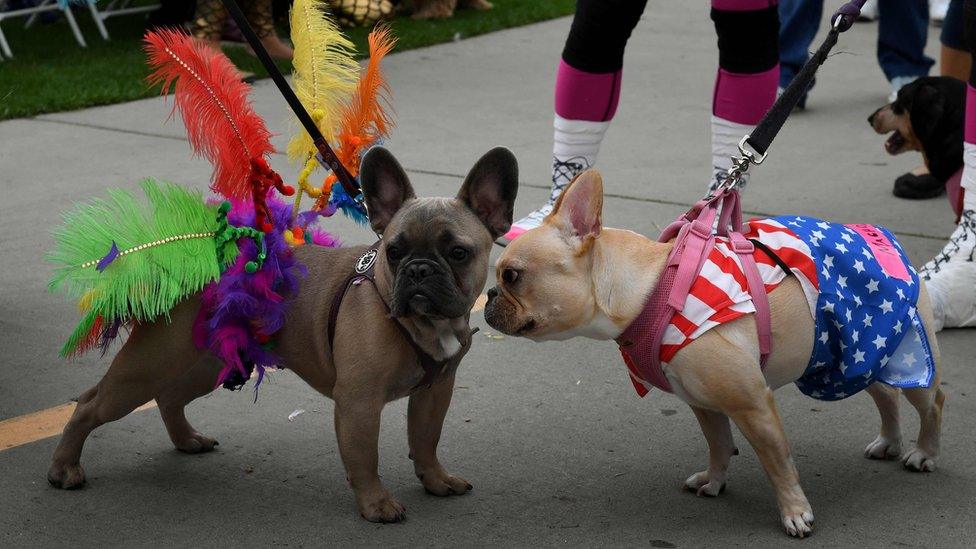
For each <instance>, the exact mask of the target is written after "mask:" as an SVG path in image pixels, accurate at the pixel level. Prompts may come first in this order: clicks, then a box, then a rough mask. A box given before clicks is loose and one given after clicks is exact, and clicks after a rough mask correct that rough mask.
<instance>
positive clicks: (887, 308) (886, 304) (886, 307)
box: [881, 299, 894, 313]
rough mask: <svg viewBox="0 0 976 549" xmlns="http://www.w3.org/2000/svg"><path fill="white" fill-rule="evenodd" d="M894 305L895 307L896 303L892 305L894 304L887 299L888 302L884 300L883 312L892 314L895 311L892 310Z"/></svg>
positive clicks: (882, 303)
mask: <svg viewBox="0 0 976 549" xmlns="http://www.w3.org/2000/svg"><path fill="white" fill-rule="evenodd" d="M892 305H894V303H892V302H890V301H888V300H887V299H886V300H884V301H882V302H881V310H882V311H884V312H886V313H890V312H892V311H894V309H892V308H891V306H892Z"/></svg>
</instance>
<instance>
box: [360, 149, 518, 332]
mask: <svg viewBox="0 0 976 549" xmlns="http://www.w3.org/2000/svg"><path fill="white" fill-rule="evenodd" d="M361 171H362V185H363V194H364V196H365V198H366V205H367V208H368V210H369V218H370V224H371V225H372V227H373V230H374V231H376V232H377V233H382V235H383V241H382V244H381V246H380V249H379V257H378V258H377V262H376V268H377V270H378V271H379V270H383V271H384V272H385V273H386V275H387V277H388V280H390V281H391V284H392V291H393V295H392V300H391V301H392V302H391V303H390V309H391V312H392V314H393V315H394V316H397V317H408V316H412V317H422V318H426V319H430V320H440V319H454V318H459V317H463V316H464V315H466V314H467V313H468V312H469V311H470V310H471V307H473V306H474V302H475V300H476V299H477V297H478V295H479V294H480V293H481V290H482V289H483V288H484V285H485V278H486V276H487V270H488V256H489V254H490V252H491V246H492V242H493V241H494V239H495V238H497V237H498V235H500V234H504V233H505V232H506V231H507V230H508V227H509V226H510V225H511V222H512V212H513V207H514V203H515V195H516V192H517V189H518V165H517V162H516V160H515V157H514V156H513V155H512V153H511V152H510V151H508V149H503V148H497V149H492V150H491V151H489V152H488V153H487V154H485V156H483V157H482V158H481V159H480V160H479V161H478V162H477V163H476V164H475V166H474V167H473V168H472V169H471V172H470V173H469V174H468V176H467V178H466V179H465V181H464V183H463V184H462V186H461V190H460V191H459V192H458V195H457V197H455V198H416V197H415V196H414V192H413V188H412V186H411V185H410V181H409V180H408V178H407V175H406V173H405V172H404V171H403V168H401V167H400V165H399V163H397V161H396V159H394V158H393V155H391V154H390V153H389V151H387V150H386V149H383V148H381V147H375V148H373V149H371V150H370V151H369V153H367V154H366V156H365V157H364V158H363V165H362V170H361Z"/></svg>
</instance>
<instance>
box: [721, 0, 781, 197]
mask: <svg viewBox="0 0 976 549" xmlns="http://www.w3.org/2000/svg"><path fill="white" fill-rule="evenodd" d="M712 21H714V22H715V32H716V33H717V34H718V51H719V61H718V65H719V66H718V75H717V76H716V78H715V94H714V96H713V100H712V179H711V182H710V188H712V189H713V188H715V186H716V185H717V184H718V183H721V182H722V181H723V180H724V177H725V172H726V171H727V170H728V169H729V168H730V167H731V166H732V160H731V157H732V155H735V154H738V144H739V140H741V139H742V137H743V136H745V135H746V134H748V133H749V132H751V131H752V130H753V128H755V125H756V124H757V123H759V120H760V119H762V117H763V115H765V114H766V111H768V110H769V107H771V106H772V105H773V102H774V101H775V100H776V87H777V85H778V83H779V46H778V43H779V13H778V11H777V1H776V0H712ZM745 181H746V180H745V178H743V184H745Z"/></svg>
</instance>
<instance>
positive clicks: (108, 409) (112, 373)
mask: <svg viewBox="0 0 976 549" xmlns="http://www.w3.org/2000/svg"><path fill="white" fill-rule="evenodd" d="M131 355H132V353H129V352H126V348H125V347H123V349H122V350H121V351H119V354H118V355H116V357H115V360H113V361H112V366H111V367H110V368H109V371H108V372H107V373H106V374H105V377H104V378H102V380H101V381H99V382H98V385H96V386H95V387H93V388H91V389H89V390H88V391H86V392H85V393H84V394H83V395H82V396H81V398H79V400H78V406H77V407H76V408H75V411H74V413H72V414H71V419H69V420H68V423H67V424H66V425H65V426H64V431H63V433H62V434H61V440H60V442H58V446H57V448H56V449H55V450H54V456H53V457H52V458H51V468H50V469H49V470H48V474H47V480H48V482H50V483H51V485H52V486H55V487H57V488H64V489H66V490H72V489H75V488H80V487H81V486H82V485H84V483H85V472H84V469H82V467H81V463H80V460H81V451H82V448H83V447H84V445H85V440H86V439H87V438H88V435H89V434H91V432H92V431H94V430H95V429H96V428H97V427H98V426H100V425H102V424H105V423H108V422H110V421H115V420H117V419H120V418H122V417H125V416H126V415H128V414H129V412H131V411H132V410H135V409H136V408H138V407H139V406H141V405H143V404H145V403H146V402H149V400H151V399H152V383H151V382H150V380H149V378H148V377H147V376H146V375H145V374H142V373H141V372H139V371H138V368H139V366H140V364H134V363H132V357H131Z"/></svg>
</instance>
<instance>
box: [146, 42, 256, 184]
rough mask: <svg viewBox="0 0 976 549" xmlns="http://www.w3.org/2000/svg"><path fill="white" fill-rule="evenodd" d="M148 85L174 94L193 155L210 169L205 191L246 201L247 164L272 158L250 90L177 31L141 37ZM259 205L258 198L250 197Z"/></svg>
mask: <svg viewBox="0 0 976 549" xmlns="http://www.w3.org/2000/svg"><path fill="white" fill-rule="evenodd" d="M145 49H146V53H147V54H148V56H149V66H150V67H151V68H152V69H153V73H152V74H150V75H149V77H148V81H149V83H150V84H162V93H163V94H166V93H168V92H169V90H170V89H171V88H175V91H174V94H175V97H176V99H175V101H174V105H173V110H174V111H176V110H179V111H180V114H181V115H182V116H183V123H184V125H185V126H186V134H187V137H188V138H189V140H190V146H191V147H193V150H194V152H196V153H197V154H200V155H202V156H204V157H206V158H207V159H208V160H210V162H211V163H212V164H213V166H214V173H213V177H212V178H211V182H210V186H211V188H212V189H213V190H214V191H215V192H218V193H220V194H222V195H224V196H225V197H228V198H249V197H251V195H252V185H251V175H252V169H253V167H252V165H253V163H252V161H257V160H263V159H264V157H265V156H266V155H268V154H270V153H272V152H274V147H272V146H271V133H270V132H269V131H268V129H267V128H266V127H265V125H264V121H263V120H262V119H261V118H260V117H259V116H258V115H257V114H256V113H255V112H254V109H252V108H251V103H250V102H249V101H248V98H247V95H248V93H249V92H250V91H251V87H250V86H248V85H247V84H246V83H244V82H242V81H241V75H240V73H239V72H238V71H237V68H236V67H234V64H233V63H231V61H230V60H229V59H227V56H225V55H224V54H223V53H222V52H220V51H218V50H215V49H213V48H211V47H210V46H208V45H207V44H206V43H204V42H202V41H200V40H197V39H194V38H192V37H190V36H188V35H186V34H185V33H183V32H181V31H176V30H172V29H158V30H155V31H152V32H148V33H146V37H145ZM255 198H258V199H259V200H260V199H263V198H264V197H263V196H262V197H255Z"/></svg>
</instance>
